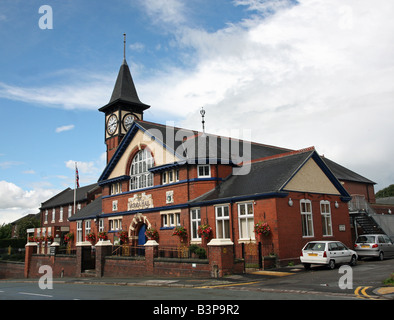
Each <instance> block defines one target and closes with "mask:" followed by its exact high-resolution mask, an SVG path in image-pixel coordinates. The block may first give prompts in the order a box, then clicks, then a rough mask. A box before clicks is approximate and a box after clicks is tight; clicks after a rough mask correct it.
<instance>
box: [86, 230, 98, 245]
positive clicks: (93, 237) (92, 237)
mask: <svg viewBox="0 0 394 320" xmlns="http://www.w3.org/2000/svg"><path fill="white" fill-rule="evenodd" d="M85 238H86V240H87V241H89V242H90V243H91V244H94V243H96V235H95V234H94V233H93V232H90V233H89V234H87V235H86V237H85Z"/></svg>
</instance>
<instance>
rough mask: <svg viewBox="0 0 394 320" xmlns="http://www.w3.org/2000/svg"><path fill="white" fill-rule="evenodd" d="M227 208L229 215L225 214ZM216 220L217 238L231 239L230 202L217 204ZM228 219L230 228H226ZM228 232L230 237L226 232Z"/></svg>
mask: <svg viewBox="0 0 394 320" xmlns="http://www.w3.org/2000/svg"><path fill="white" fill-rule="evenodd" d="M225 208H227V215H225V211H226V210H225ZM219 213H220V215H219ZM215 220H216V239H228V240H230V239H231V227H230V206H229V205H228V204H223V205H218V206H215ZM226 221H228V230H227V228H226V225H227V224H226ZM227 232H228V237H226V235H227V234H226V233H227Z"/></svg>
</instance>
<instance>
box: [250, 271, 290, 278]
mask: <svg viewBox="0 0 394 320" xmlns="http://www.w3.org/2000/svg"><path fill="white" fill-rule="evenodd" d="M251 274H260V275H265V276H275V277H285V276H291V275H293V274H294V273H291V272H280V271H255V272H251Z"/></svg>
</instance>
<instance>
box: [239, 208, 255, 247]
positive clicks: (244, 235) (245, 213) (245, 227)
mask: <svg viewBox="0 0 394 320" xmlns="http://www.w3.org/2000/svg"><path fill="white" fill-rule="evenodd" d="M238 222H239V238H240V239H248V240H249V239H252V240H254V239H255V233H254V214H253V202H247V203H238Z"/></svg>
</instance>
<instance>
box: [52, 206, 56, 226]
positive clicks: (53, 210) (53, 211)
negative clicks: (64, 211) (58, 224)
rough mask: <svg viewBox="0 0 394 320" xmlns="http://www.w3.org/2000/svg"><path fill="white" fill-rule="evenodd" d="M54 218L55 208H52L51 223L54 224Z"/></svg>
mask: <svg viewBox="0 0 394 320" xmlns="http://www.w3.org/2000/svg"><path fill="white" fill-rule="evenodd" d="M55 217H56V210H55V208H53V209H52V221H51V223H54V222H55Z"/></svg>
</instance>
